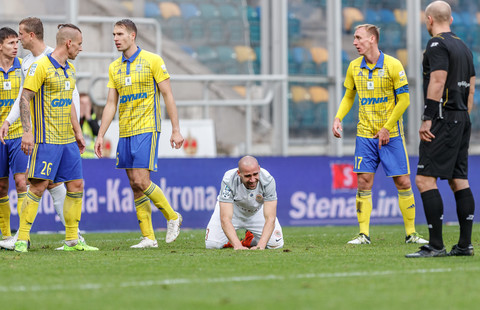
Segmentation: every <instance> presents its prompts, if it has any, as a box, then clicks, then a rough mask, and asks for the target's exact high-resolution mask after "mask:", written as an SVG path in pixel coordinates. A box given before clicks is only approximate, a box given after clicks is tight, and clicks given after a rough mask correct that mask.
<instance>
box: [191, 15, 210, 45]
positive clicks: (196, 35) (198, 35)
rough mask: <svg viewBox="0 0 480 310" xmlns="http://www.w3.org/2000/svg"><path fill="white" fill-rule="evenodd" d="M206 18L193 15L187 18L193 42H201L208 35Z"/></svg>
mask: <svg viewBox="0 0 480 310" xmlns="http://www.w3.org/2000/svg"><path fill="white" fill-rule="evenodd" d="M205 25H206V24H205V20H203V19H202V18H201V17H192V18H190V19H188V20H187V23H186V27H187V30H188V38H189V40H191V41H192V42H193V43H199V42H202V41H204V40H205V38H206V37H207V34H206V30H205Z"/></svg>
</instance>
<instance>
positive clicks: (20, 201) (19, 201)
mask: <svg viewBox="0 0 480 310" xmlns="http://www.w3.org/2000/svg"><path fill="white" fill-rule="evenodd" d="M25 197H27V192H23V193H18V198H17V213H18V217H20V214H21V213H22V204H23V200H24V199H25Z"/></svg>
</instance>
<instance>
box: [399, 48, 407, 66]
mask: <svg viewBox="0 0 480 310" xmlns="http://www.w3.org/2000/svg"><path fill="white" fill-rule="evenodd" d="M397 59H398V60H400V62H401V63H402V65H403V66H404V67H407V65H408V51H407V49H406V48H401V49H398V50H397Z"/></svg>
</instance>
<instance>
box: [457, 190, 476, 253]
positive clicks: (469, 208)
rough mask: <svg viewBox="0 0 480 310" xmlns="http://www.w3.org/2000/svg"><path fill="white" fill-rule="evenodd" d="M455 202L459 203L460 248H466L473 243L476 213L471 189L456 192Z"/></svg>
mask: <svg viewBox="0 0 480 310" xmlns="http://www.w3.org/2000/svg"><path fill="white" fill-rule="evenodd" d="M455 201H456V202H457V217H458V223H459V224H460V238H459V240H458V246H459V247H461V248H466V247H468V246H469V245H470V244H471V243H472V225H473V214H474V212H475V201H474V200H473V194H472V191H471V190H470V187H469V188H465V189H462V190H459V191H456V192H455Z"/></svg>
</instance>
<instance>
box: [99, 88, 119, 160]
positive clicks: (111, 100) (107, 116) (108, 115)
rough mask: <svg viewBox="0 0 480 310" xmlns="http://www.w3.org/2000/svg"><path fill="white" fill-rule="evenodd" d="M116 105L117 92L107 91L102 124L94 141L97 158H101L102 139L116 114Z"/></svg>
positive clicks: (112, 89) (114, 90)
mask: <svg viewBox="0 0 480 310" xmlns="http://www.w3.org/2000/svg"><path fill="white" fill-rule="evenodd" d="M117 103H118V91H117V90H116V89H114V88H110V89H108V95H107V103H106V104H105V108H104V109H103V115H102V123H101V124H100V129H99V130H98V135H97V139H96V140H95V147H94V150H95V155H97V157H98V158H102V149H103V137H104V136H105V133H106V132H107V130H108V127H109V126H110V124H111V123H112V120H113V118H114V117H115V113H117Z"/></svg>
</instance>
